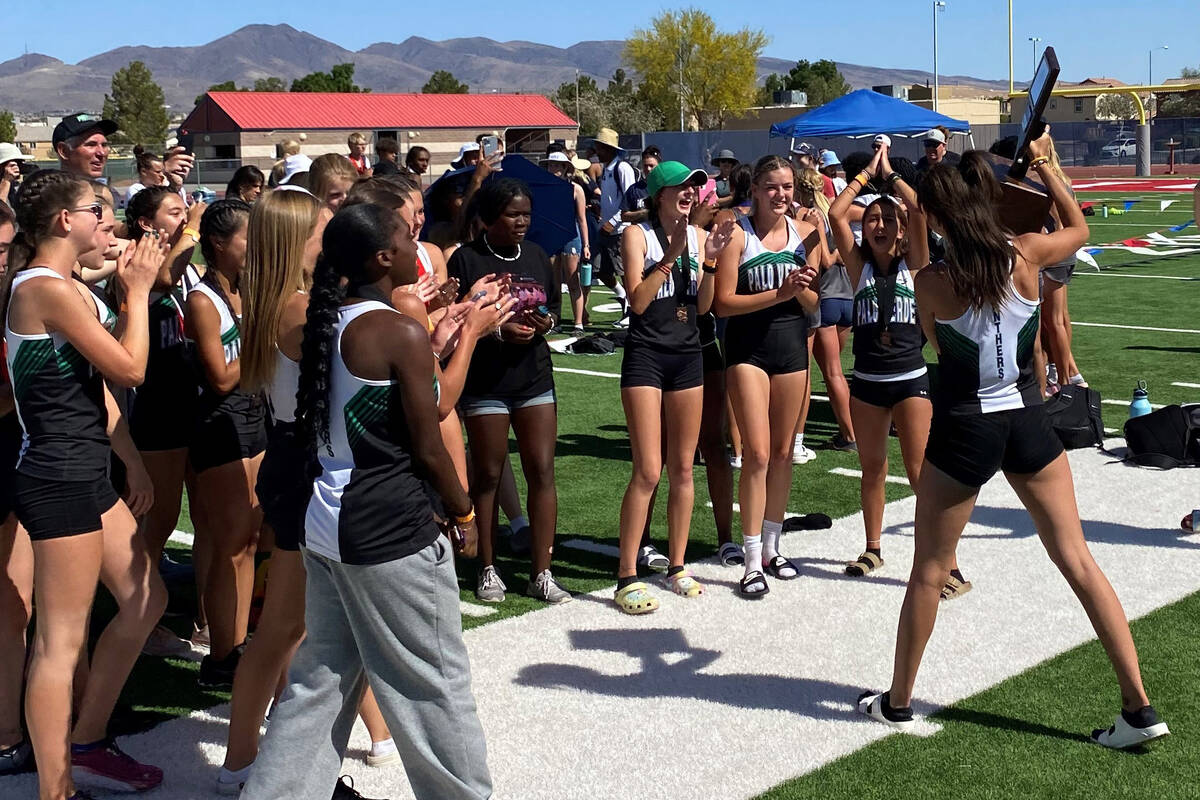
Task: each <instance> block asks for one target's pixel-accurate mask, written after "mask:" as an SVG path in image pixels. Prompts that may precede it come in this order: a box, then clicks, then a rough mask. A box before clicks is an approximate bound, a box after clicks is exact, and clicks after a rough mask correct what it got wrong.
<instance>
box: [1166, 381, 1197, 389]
mask: <svg viewBox="0 0 1200 800" xmlns="http://www.w3.org/2000/svg"><path fill="white" fill-rule="evenodd" d="M1171 385H1172V386H1178V387H1180V388H1181V389H1200V383H1179V382H1172V383H1171Z"/></svg>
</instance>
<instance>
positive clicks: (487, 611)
mask: <svg viewBox="0 0 1200 800" xmlns="http://www.w3.org/2000/svg"><path fill="white" fill-rule="evenodd" d="M458 609H459V611H461V612H462V615H463V616H464V617H475V618H476V619H481V618H483V617H490V616H492V615H494V614H495V613H496V609H494V608H491V607H490V606H481V605H476V604H475V603H468V602H467V601H466V600H459V601H458Z"/></svg>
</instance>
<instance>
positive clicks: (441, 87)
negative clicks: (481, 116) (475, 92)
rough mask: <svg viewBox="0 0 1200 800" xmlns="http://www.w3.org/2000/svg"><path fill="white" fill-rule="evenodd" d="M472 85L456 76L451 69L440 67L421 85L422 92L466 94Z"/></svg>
mask: <svg viewBox="0 0 1200 800" xmlns="http://www.w3.org/2000/svg"><path fill="white" fill-rule="evenodd" d="M470 90H471V87H469V86H467V85H466V84H465V83H462V82H461V81H459V79H458V78H456V77H454V73H452V72H450V71H449V70H445V69H439V70H438V71H436V72H434V73H433V74H432V75H430V76H429V80H427V81H425V85H424V86H422V87H421V93H422V94H466V93H467V92H469V91H470Z"/></svg>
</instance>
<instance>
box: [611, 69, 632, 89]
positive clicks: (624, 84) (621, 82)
mask: <svg viewBox="0 0 1200 800" xmlns="http://www.w3.org/2000/svg"><path fill="white" fill-rule="evenodd" d="M605 91H606V92H608V93H609V94H611V95H621V94H633V79H632V78H629V77H627V76H626V75H625V70H623V69H620V68H619V67H618V68H617V71H616V72H614V73H613V76H612V77H611V78H609V79H608V88H607V89H605Z"/></svg>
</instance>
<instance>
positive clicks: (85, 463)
mask: <svg viewBox="0 0 1200 800" xmlns="http://www.w3.org/2000/svg"><path fill="white" fill-rule="evenodd" d="M38 277H52V278H57V279H59V280H65V278H63V276H62V275H59V274H58V273H57V272H55V271H54V270H51V269H48V268H46V267H32V268H30V269H26V270H23V271H21V272H20V273H18V274H17V276H16V277H15V278H14V279H13V282H12V288H11V290H10V297H11V296H14V295H15V294H16V292H17V290H18V289H19V287H20V286H21V284H23V283H24V282H25V281H27V280H29V279H31V278H38ZM10 307H11V306H10ZM5 340H6V343H7V345H8V353H7V361H8V373H9V376H10V377H11V379H12V387H13V399H14V400H15V402H16V408H17V415H18V417H19V418H20V420H21V428H22V429H23V430H24V432H25V434H24V439H23V441H22V445H21V455H20V460H19V461H18V462H17V471H18V472H20V473H22V474H24V475H29V476H30V477H34V478H44V479H46V480H53V481H90V480H97V479H100V480H107V478H106V474H107V471H108V465H109V458H110V455H111V452H112V448H111V445H110V442H109V438H108V431H107V428H108V411H107V409H106V408H105V407H104V381H103V378H102V377H101V375H100V373H99V372H97V371H96V370H95V369H93V367H92V365H91V364H90V363H89V362H88V361H87V359H85V358H84V357H83V355H82V354H81V353H80V352H79V351H78V350H76V349H75V347H74V345H72V344H71V343H70V342H69V341H67V338H66V337H65V336H63V335H62V334H61V333H57V332H55V333H38V334H20V333H14V332H13V331H12V329H11V328H9V327H8V321H7V320H5Z"/></svg>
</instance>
